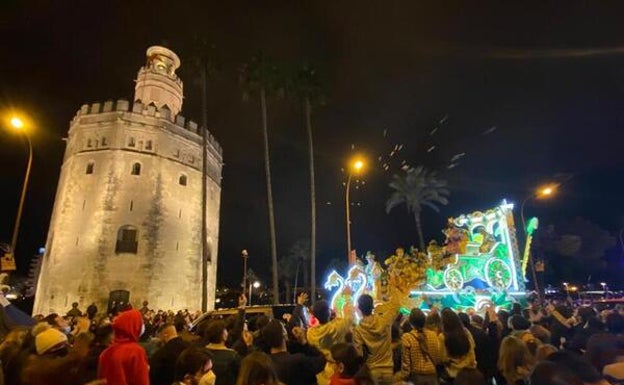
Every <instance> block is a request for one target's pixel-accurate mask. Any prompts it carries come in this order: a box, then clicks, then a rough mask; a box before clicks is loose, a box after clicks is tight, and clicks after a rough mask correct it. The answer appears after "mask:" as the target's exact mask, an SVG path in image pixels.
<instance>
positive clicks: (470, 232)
mask: <svg viewBox="0 0 624 385" xmlns="http://www.w3.org/2000/svg"><path fill="white" fill-rule="evenodd" d="M443 233H444V234H445V236H446V240H445V242H444V244H443V245H438V244H437V242H436V241H435V240H434V241H431V242H430V243H429V246H428V247H427V250H426V252H421V251H418V250H416V249H413V248H412V250H410V251H409V252H408V253H405V251H404V250H403V249H400V248H399V249H397V252H396V254H395V255H393V256H391V257H389V258H388V259H386V260H385V263H384V264H385V265H386V267H385V268H383V267H382V265H381V264H380V263H379V262H376V261H375V256H374V255H372V254H370V253H369V254H367V256H366V260H367V261H366V264H365V263H364V261H361V260H358V261H357V262H356V263H355V264H354V265H353V266H351V267H350V269H349V271H348V272H347V275H346V276H345V277H342V276H341V275H340V274H338V273H337V272H336V271H333V272H332V273H331V274H330V275H329V276H328V278H327V280H326V282H325V288H326V289H327V290H329V291H331V292H332V296H331V305H332V307H333V308H334V309H335V310H336V311H337V312H338V313H339V314H340V313H341V310H342V307H343V306H344V304H345V303H347V302H348V301H351V302H352V303H354V304H356V303H357V298H358V297H359V296H360V295H361V294H363V293H368V294H371V295H372V296H373V298H375V300H376V301H378V302H383V301H385V300H386V299H387V293H388V291H389V290H390V289H392V288H394V287H399V288H400V289H401V291H404V292H408V291H409V292H410V293H411V295H410V296H411V297H412V298H413V300H414V301H415V303H416V304H419V306H420V307H421V308H423V309H428V308H429V307H430V306H435V307H437V308H444V307H450V308H453V309H456V310H462V311H465V310H469V309H474V310H475V311H484V310H485V308H486V306H488V305H492V306H495V307H496V308H497V309H498V308H511V306H512V304H513V303H515V302H520V303H524V302H525V297H526V292H525V287H524V273H523V271H522V270H523V269H522V268H523V267H525V266H526V263H527V261H526V259H528V258H527V257H528V254H527V253H525V255H524V258H523V259H525V261H521V260H520V254H519V249H518V241H517V239H516V228H515V225H514V219H513V204H510V203H507V202H506V201H503V203H502V204H501V205H499V206H497V207H495V208H493V209H490V210H487V211H476V212H474V213H472V214H467V215H460V216H458V217H456V218H449V220H448V227H447V229H446V230H444V231H443ZM406 310H408V309H406Z"/></svg>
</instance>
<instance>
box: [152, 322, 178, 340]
mask: <svg viewBox="0 0 624 385" xmlns="http://www.w3.org/2000/svg"><path fill="white" fill-rule="evenodd" d="M156 335H157V337H158V339H159V340H160V341H161V342H162V343H163V344H166V343H167V342H169V341H171V340H172V339H174V338H176V337H177V336H178V331H177V330H176V327H175V325H174V324H172V323H164V324H162V325H160V327H158V331H157V332H156Z"/></svg>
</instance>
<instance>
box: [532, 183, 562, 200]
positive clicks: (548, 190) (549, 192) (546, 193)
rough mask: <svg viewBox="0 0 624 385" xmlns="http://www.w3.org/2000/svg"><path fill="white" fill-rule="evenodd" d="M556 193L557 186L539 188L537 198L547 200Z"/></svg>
mask: <svg viewBox="0 0 624 385" xmlns="http://www.w3.org/2000/svg"><path fill="white" fill-rule="evenodd" d="M556 192H557V185H555V184H551V185H548V186H544V187H540V189H539V190H537V197H538V198H548V197H551V196H553V195H554V194H555V193H556Z"/></svg>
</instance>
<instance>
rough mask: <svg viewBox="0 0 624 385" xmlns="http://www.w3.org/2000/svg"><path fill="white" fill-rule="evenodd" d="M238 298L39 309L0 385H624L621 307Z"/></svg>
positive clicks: (9, 349)
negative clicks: (272, 302)
mask: <svg viewBox="0 0 624 385" xmlns="http://www.w3.org/2000/svg"><path fill="white" fill-rule="evenodd" d="M0 297H1V296H0ZM0 302H2V305H3V309H4V311H9V310H10V307H9V306H7V302H6V300H5V299H4V298H0ZM246 302H247V301H246V298H245V295H244V294H243V295H241V296H240V298H239V310H238V313H237V314H236V315H233V316H229V317H227V318H206V319H205V320H204V321H202V322H200V323H198V324H197V325H196V327H195V328H193V330H190V325H191V324H192V322H193V320H194V319H195V318H196V317H197V316H198V315H199V314H198V313H195V314H191V313H189V312H188V311H179V312H177V313H174V312H165V311H157V312H156V311H153V310H151V309H149V307H148V304H147V303H144V304H143V307H141V308H140V309H132V308H131V307H129V306H126V307H123V308H120V309H115V312H114V314H113V313H111V314H104V315H98V313H97V309H94V308H93V307H90V310H89V311H87V313H85V314H83V313H82V312H81V311H80V310H79V309H78V306H77V304H76V305H75V306H73V307H72V309H71V310H70V311H69V312H68V314H67V315H59V314H49V315H46V316H45V317H44V316H43V315H41V316H36V317H34V320H33V322H32V323H30V324H27V323H25V324H24V325H23V326H14V327H12V328H10V330H8V332H7V333H6V335H4V336H3V338H2V342H1V343H0V361H1V366H0V368H1V369H2V373H0V384H10V385H31V384H32V385H34V384H37V385H61V384H62V385H84V384H89V385H99V384H108V385H147V384H152V385H172V384H176V385H181V384H186V385H282V384H283V385H315V384H318V385H390V384H410V383H411V384H414V385H419V384H424V385H438V384H441V385H447V384H453V385H486V384H487V385H493V384H496V385H503V384H509V385H516V384H518V385H522V384H526V385H529V384H530V385H550V384H561V385H566V384H570V385H581V384H609V383H610V384H614V385H615V384H624V336H623V335H622V334H623V333H624V315H623V314H624V309H620V308H615V309H612V310H605V311H602V312H598V311H596V310H595V309H594V308H592V307H591V306H585V307H577V308H574V306H571V305H570V304H568V303H559V304H557V303H549V304H547V305H543V306H542V305H540V304H538V302H537V301H535V302H532V303H531V304H530V305H529V306H528V307H527V308H522V307H521V306H520V305H519V304H516V305H514V307H513V308H512V309H511V310H509V311H506V310H499V311H498V312H496V311H495V310H494V308H493V307H488V308H487V309H486V310H485V311H484V312H476V311H474V310H472V309H466V311H465V312H456V311H454V310H452V309H449V308H444V309H436V308H435V307H431V308H430V309H428V311H427V312H426V313H425V312H423V311H422V310H421V309H420V308H418V307H415V308H413V309H412V310H411V311H410V312H409V314H404V313H403V312H401V306H402V305H403V304H404V302H403V301H402V299H401V298H396V297H395V298H390V299H389V300H388V301H386V302H384V303H382V304H377V303H375V301H374V300H373V298H372V297H371V296H370V295H366V294H365V295H362V296H360V297H359V298H358V300H357V303H356V304H354V305H352V304H349V303H347V304H346V305H345V307H344V309H343V311H342V312H341V316H340V317H338V316H336V314H335V313H334V312H333V311H332V309H331V308H330V306H329V304H328V302H326V301H324V300H320V301H316V302H315V303H314V304H313V305H310V304H309V301H308V296H307V294H305V293H301V294H300V295H299V296H298V297H297V305H296V306H295V308H294V310H293V312H292V313H291V314H288V315H287V316H286V317H284V318H283V319H275V318H271V317H268V316H265V315H259V316H255V317H253V318H249V317H247V316H246V313H245V303H246ZM94 310H95V311H94Z"/></svg>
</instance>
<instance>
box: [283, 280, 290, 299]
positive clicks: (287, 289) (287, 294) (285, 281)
mask: <svg viewBox="0 0 624 385" xmlns="http://www.w3.org/2000/svg"><path fill="white" fill-rule="evenodd" d="M283 283H284V287H285V288H286V302H285V303H290V298H292V294H291V292H292V289H291V287H290V282H289V280H288V279H285V280H284V281H283Z"/></svg>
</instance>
